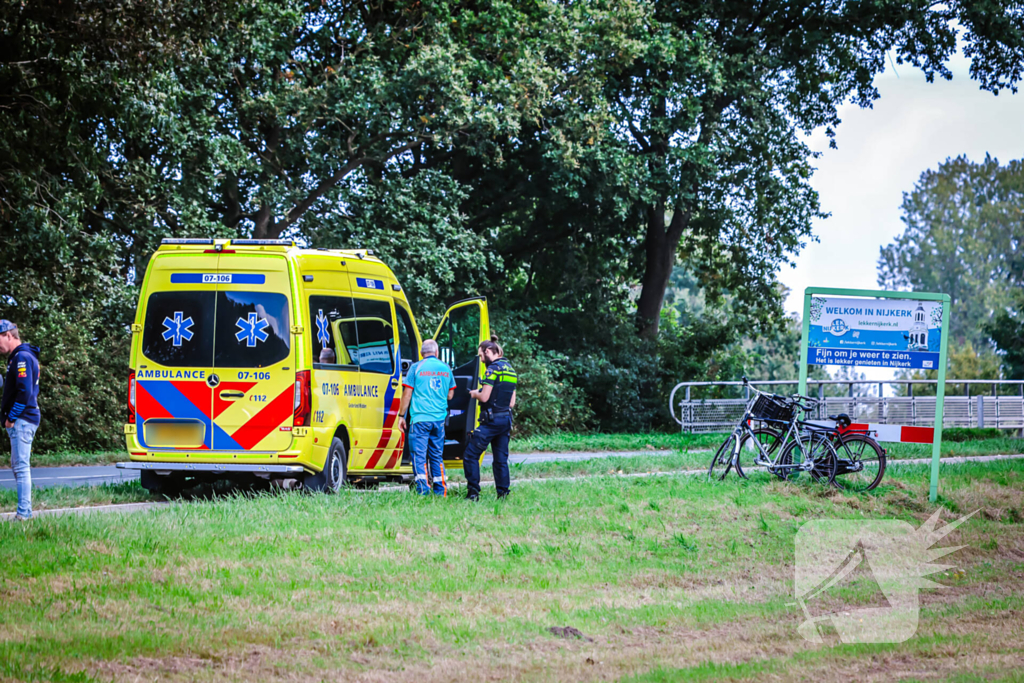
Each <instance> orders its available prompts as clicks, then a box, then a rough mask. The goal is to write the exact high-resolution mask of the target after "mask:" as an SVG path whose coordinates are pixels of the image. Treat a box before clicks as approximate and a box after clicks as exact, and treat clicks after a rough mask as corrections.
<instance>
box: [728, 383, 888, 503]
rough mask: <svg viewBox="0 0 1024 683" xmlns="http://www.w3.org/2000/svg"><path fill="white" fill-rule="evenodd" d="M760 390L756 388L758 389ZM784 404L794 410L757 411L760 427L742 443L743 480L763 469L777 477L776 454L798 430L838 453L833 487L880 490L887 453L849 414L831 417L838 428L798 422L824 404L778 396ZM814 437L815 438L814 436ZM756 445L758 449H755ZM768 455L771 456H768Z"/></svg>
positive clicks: (738, 469)
mask: <svg viewBox="0 0 1024 683" xmlns="http://www.w3.org/2000/svg"><path fill="white" fill-rule="evenodd" d="M755 391H756V389H755ZM776 398H777V399H781V400H780V401H779V403H780V404H782V405H785V406H788V407H790V408H791V410H789V411H786V410H779V409H775V410H771V409H769V410H767V411H766V410H760V411H758V410H756V409H755V411H754V412H755V413H758V414H759V415H760V417H759V418H757V421H758V422H759V424H758V426H757V427H756V428H753V427H752V428H751V429H750V434H749V436H748V437H747V440H746V442H744V443H742V444H741V448H740V451H739V453H738V454H737V458H736V462H735V467H736V472H737V474H739V475H740V476H741V477H747V476H748V474H749V473H752V472H757V471H759V470H761V471H765V472H768V473H769V474H775V473H774V472H772V471H771V468H770V467H769V462H768V461H769V460H770V459H771V457H772V456H773V454H775V453H777V452H780V451H782V450H783V447H785V446H786V442H787V440H788V439H789V435H790V434H791V433H792V431H793V430H794V429H798V430H800V431H801V432H806V433H808V437H809V438H816V439H820V438H825V439H827V440H828V441H829V443H830V444H831V445H832V447H833V448H834V449H835V451H836V471H835V476H834V478H833V481H832V484H833V485H834V486H835V487H836V488H838V489H841V490H844V491H850V492H854V493H863V492H865V491H870V490H872V489H874V488H875V487H877V486H878V485H879V483H881V481H882V477H883V476H884V474H885V464H886V452H885V449H883V448H882V447H881V446H880V445H879V444H878V442H877V441H875V440H874V439H873V438H871V436H870V435H869V433H868V430H867V429H862V428H854V427H853V426H852V425H853V421H852V420H851V419H850V417H849V415H846V414H845V413H844V414H840V415H829V416H828V419H829V420H832V421H833V422H834V426H824V425H821V424H818V423H815V422H807V421H801V420H799V419H797V414H798V411H802V412H805V413H810V412H813V411H815V410H816V409H817V407H818V405H819V404H820V403H821V402H820V401H819V400H817V399H813V398H811V397H809V396H801V395H799V394H797V395H794V396H792V397H776ZM812 435H813V436H812ZM755 443H756V447H755ZM766 456H767V457H766Z"/></svg>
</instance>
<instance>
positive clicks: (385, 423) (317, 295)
mask: <svg viewBox="0 0 1024 683" xmlns="http://www.w3.org/2000/svg"><path fill="white" fill-rule="evenodd" d="M434 338H435V339H436V340H437V342H438V344H439V346H440V349H441V350H440V358H441V360H443V361H444V362H446V363H448V365H449V366H451V367H452V368H453V370H454V374H455V377H456V383H457V388H456V392H455V396H454V398H453V399H452V400H451V401H450V402H449V425H448V427H447V429H446V431H445V449H444V458H445V465H446V467H461V466H462V460H461V457H462V452H463V450H464V448H465V445H466V442H467V440H468V437H469V434H470V433H471V432H472V430H473V429H475V428H476V426H477V420H478V417H479V408H478V406H477V404H476V401H475V400H473V399H471V398H470V396H469V390H470V389H472V388H475V387H476V386H477V384H478V380H479V378H480V376H481V371H482V367H481V363H480V361H479V359H478V358H477V346H478V344H479V343H480V342H481V341H483V340H486V339H489V338H490V330H489V326H488V318H487V302H486V300H485V299H483V298H479V299H468V300H466V301H460V302H458V303H456V304H455V305H453V306H452V307H451V308H449V309H448V311H447V312H446V313H445V315H444V318H443V319H442V321H441V324H440V326H439V327H438V329H437V332H436V333H435V335H434ZM420 344H421V338H420V333H419V330H418V329H417V327H416V321H415V318H414V317H413V315H412V312H411V310H410V309H409V304H408V302H407V301H406V298H405V294H404V292H403V290H402V287H401V285H400V284H399V283H398V281H397V280H396V279H395V276H394V274H393V273H392V272H391V269H390V268H388V267H387V266H386V265H385V264H384V263H383V262H382V261H380V260H379V259H378V258H376V257H374V256H373V254H372V252H368V251H365V250H326V249H317V250H311V249H299V248H296V247H295V245H294V242H292V241H291V240H249V239H236V240H212V239H165V240H163V243H162V245H161V246H160V248H159V249H158V250H157V252H156V253H155V254H154V255H153V258H152V259H151V260H150V262H149V267H148V269H147V271H146V277H145V280H144V282H143V285H142V292H141V294H140V296H139V305H138V309H137V311H136V314H135V323H134V324H133V325H132V351H131V369H130V374H129V389H128V396H129V398H128V424H126V425H125V427H124V432H125V436H126V440H127V445H128V453H129V456H130V458H131V461H130V462H122V463H118V467H120V468H123V469H134V470H140V471H141V472H140V476H141V479H142V485H143V486H144V487H146V488H147V489H149V490H150V491H153V492H162V493H166V494H172V495H173V494H174V493H176V492H179V491H181V490H182V489H183V488H184V487H185V486H186V485H191V484H192V483H195V482H196V480H212V479H218V478H231V479H236V480H237V479H246V478H249V477H258V478H261V479H265V480H268V479H269V480H273V479H292V480H298V481H300V482H302V483H303V484H304V485H305V486H306V487H307V488H310V489H314V490H323V491H336V490H337V489H338V488H339V487H340V486H342V485H343V484H345V483H346V482H349V481H353V482H363V483H376V482H381V481H387V480H401V481H409V480H411V478H412V466H411V461H410V458H409V453H408V449H407V447H406V443H405V438H404V435H403V434H402V433H401V432H400V431H399V430H398V428H397V419H398V408H399V404H400V400H401V395H402V390H401V386H402V377H403V375H404V373H405V372H406V371H407V370H408V369H409V367H410V366H411V365H412V363H414V362H415V361H417V360H418V359H419V348H420Z"/></svg>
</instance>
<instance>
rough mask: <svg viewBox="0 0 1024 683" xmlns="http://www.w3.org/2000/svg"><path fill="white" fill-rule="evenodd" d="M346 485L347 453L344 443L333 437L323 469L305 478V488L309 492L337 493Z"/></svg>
mask: <svg viewBox="0 0 1024 683" xmlns="http://www.w3.org/2000/svg"><path fill="white" fill-rule="evenodd" d="M347 483H348V453H347V452H346V451H345V444H344V442H343V441H342V440H341V439H339V438H337V437H335V438H334V440H333V441H331V449H330V450H329V451H327V460H326V461H325V462H324V469H323V470H322V471H321V472H319V473H317V474H313V475H309V476H307V477H306V482H305V484H306V488H307V489H308V490H310V491H323V492H325V493H337V492H338V490H339V489H341V487H342V486H344V485H346V484H347Z"/></svg>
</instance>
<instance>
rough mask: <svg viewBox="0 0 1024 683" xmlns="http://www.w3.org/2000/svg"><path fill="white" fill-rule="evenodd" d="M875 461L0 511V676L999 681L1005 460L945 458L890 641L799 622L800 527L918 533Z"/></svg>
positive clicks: (908, 494) (906, 502)
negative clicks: (940, 567) (871, 522)
mask: <svg viewBox="0 0 1024 683" xmlns="http://www.w3.org/2000/svg"><path fill="white" fill-rule="evenodd" d="M897 474H898V476H897V477H896V478H894V479H892V480H890V481H889V483H888V484H887V485H886V486H885V487H884V488H883V490H881V491H879V492H878V493H877V494H875V495H868V496H864V497H850V496H842V495H839V494H836V493H829V492H826V491H822V490H819V489H818V488H816V487H814V486H811V485H800V484H791V483H782V482H774V483H771V484H768V485H750V484H745V483H742V482H738V481H735V480H732V481H726V482H722V483H718V484H708V483H707V482H706V481H704V479H703V478H701V477H686V476H659V477H635V478H625V477H606V476H598V477H590V478H585V479H579V480H575V481H547V482H531V483H525V482H522V481H521V482H520V484H519V485H518V486H517V487H516V490H515V493H514V496H513V498H512V499H511V500H510V501H508V502H507V503H501V504H499V503H496V502H495V501H494V499H493V492H492V491H488V490H485V501H484V502H482V503H481V504H479V505H473V504H470V503H467V502H465V501H463V500H459V499H454V500H451V499H450V500H429V499H428V500H423V499H419V498H416V497H413V496H411V495H409V494H407V493H405V492H401V491H355V490H346V491H343V492H342V493H341V494H339V495H337V496H332V497H328V496H320V495H316V496H310V495H302V494H290V493H279V494H274V495H264V496H257V497H255V498H243V497H229V498H222V499H218V500H214V501H212V502H199V503H191V504H187V505H181V506H175V507H172V508H169V509H160V510H158V511H153V512H146V513H139V514H135V515H125V516H109V515H101V516H92V517H85V518H79V517H61V518H40V519H37V520H33V521H32V522H30V523H25V524H0V566H2V567H3V568H4V571H3V572H2V573H0V680H7V679H13V680H81V681H88V680H102V681H105V680H111V679H113V680H117V681H136V680H154V679H170V680H182V681H185V680H265V679H282V680H283V679H287V680H295V681H305V680H310V681H314V680H325V679H329V680H366V681H382V680H388V681H406V680H409V681H413V680H415V681H447V680H457V679H465V678H474V679H477V680H511V679H516V680H556V679H557V680H624V681H665V680H693V679H697V680H703V679H718V680H722V679H725V680H761V679H764V678H768V677H770V678H776V679H794V678H803V679H818V680H842V681H849V680H863V679H866V680H892V679H896V678H903V679H915V680H922V679H931V678H942V679H948V678H952V679H956V680H981V679H1008V680H1020V673H1019V672H1020V671H1021V670H1022V669H1024V638H1022V636H1024V620H1022V619H1021V618H1020V615H1021V613H1022V610H1024V533H1022V531H1024V526H1022V523H1024V462H1020V461H1003V462H998V463H989V464H985V465H975V464H969V465H951V466H947V467H946V468H944V472H943V481H942V488H941V498H940V503H941V504H942V506H943V507H944V508H945V512H944V514H943V517H944V519H947V520H948V519H951V518H952V517H953V516H955V515H959V514H963V513H965V512H969V511H973V510H975V509H980V512H979V513H978V514H976V515H975V516H974V517H973V518H972V519H971V520H970V521H969V522H968V523H967V524H965V525H964V526H963V527H961V529H960V530H958V531H956V532H954V533H953V534H951V535H950V536H948V537H947V538H946V539H945V540H944V541H943V542H942V543H941V545H950V546H953V545H965V546H966V547H965V548H963V549H962V550H960V551H958V552H957V553H955V554H953V555H951V556H949V559H948V560H946V561H947V562H948V563H949V564H953V565H956V569H950V570H948V571H947V572H946V574H945V575H942V574H940V575H939V576H938V577H937V578H938V579H939V580H940V581H942V582H943V583H946V584H948V587H947V588H944V589H940V590H926V591H924V592H923V593H922V604H923V611H922V615H921V621H920V625H919V629H918V632H917V634H916V635H915V636H914V637H913V638H911V639H910V640H908V641H906V642H904V643H901V644H884V645H837V644H836V643H835V642H833V641H834V640H835V638H834V636H832V637H831V640H827V642H826V643H825V644H824V645H814V644H811V643H809V642H806V641H804V640H803V639H802V638H800V636H799V635H798V634H797V632H796V626H797V625H798V624H799V623H800V621H801V619H802V616H801V613H799V612H798V610H797V609H796V608H795V607H793V606H790V605H789V604H788V603H789V602H791V601H792V590H793V588H792V580H793V539H794V535H795V533H796V531H797V529H798V528H799V526H800V524H801V523H802V522H803V521H805V520H809V519H814V518H823V517H828V518H834V517H839V518H851V519H861V518H898V519H903V520H907V521H909V522H911V523H912V524H913V525H914V526H915V527H917V526H919V525H920V524H921V522H922V521H923V520H924V519H926V517H927V516H928V515H929V514H930V513H931V512H932V510H933V507H932V506H931V505H930V504H929V503H928V502H927V499H926V483H925V482H926V476H927V470H926V468H923V467H909V466H908V467H902V468H899V469H898V470H897ZM872 596H873V594H872V591H871V590H870V585H868V584H863V583H862V582H861V580H858V581H854V582H852V583H850V584H848V585H845V587H843V588H842V589H839V588H836V589H832V591H830V593H829V594H828V597H827V598H826V600H825V607H828V608H830V609H831V608H833V607H835V606H840V605H841V606H842V607H840V608H841V609H842V608H846V609H855V608H856V607H857V606H858V605H863V604H872V602H871V601H872V599H873V597H872ZM556 627H557V628H564V627H571V628H573V629H577V630H578V631H579V633H580V635H581V637H576V636H574V635H573V633H574V632H572V631H569V632H565V631H559V633H557V634H556V633H552V632H551V631H550V630H549V629H551V628H556ZM560 636H565V637H560Z"/></svg>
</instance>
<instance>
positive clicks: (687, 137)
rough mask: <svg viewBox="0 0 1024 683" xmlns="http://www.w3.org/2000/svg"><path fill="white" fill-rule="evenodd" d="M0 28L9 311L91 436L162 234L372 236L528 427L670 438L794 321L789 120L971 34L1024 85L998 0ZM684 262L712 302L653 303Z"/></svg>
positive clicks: (1017, 12)
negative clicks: (528, 374) (89, 415)
mask: <svg viewBox="0 0 1024 683" xmlns="http://www.w3.org/2000/svg"><path fill="white" fill-rule="evenodd" d="M0 30H2V32H3V35H4V36H5V40H4V41H0V231H2V237H3V239H2V241H0V259H2V260H3V262H4V264H5V268H4V270H3V274H2V275H0V287H2V291H0V315H2V316H4V317H9V318H14V319H16V320H18V321H19V322H20V323H21V324H22V326H23V328H24V329H25V330H26V332H27V334H28V335H30V336H32V335H40V336H44V337H45V339H38V338H36V339H35V341H40V342H42V343H43V345H44V347H45V346H46V345H47V342H49V344H50V347H52V349H51V350H50V351H47V350H46V349H45V348H44V359H43V360H44V364H45V365H47V366H48V367H51V368H57V367H61V368H63V370H62V372H64V373H65V374H64V375H62V377H65V379H64V380H62V381H65V383H66V384H65V385H66V387H67V391H65V392H64V394H63V395H65V396H68V397H71V398H69V399H68V401H67V404H66V405H64V404H62V407H60V408H59V409H58V410H55V414H56V416H57V417H58V418H59V419H60V420H62V421H63V422H65V423H69V424H70V423H71V422H74V421H75V420H76V419H77V418H76V416H77V415H78V413H76V412H75V411H87V410H88V411H92V412H94V413H95V414H97V415H100V416H101V417H100V418H99V419H98V420H95V421H93V422H94V424H89V423H88V422H85V423H81V424H79V426H77V427H75V429H78V430H79V431H80V433H78V434H77V435H76V436H75V437H74V439H77V440H78V441H82V440H85V441H89V440H91V441H90V443H92V442H96V443H99V442H101V441H103V440H104V439H107V440H108V441H109V440H110V439H111V438H114V437H111V436H110V434H113V435H115V437H116V434H117V433H118V431H117V428H116V424H117V422H118V421H119V417H118V415H117V414H118V411H119V408H118V407H117V403H119V401H113V402H111V399H110V397H111V396H116V395H118V393H119V392H120V391H121V388H120V382H122V380H121V379H120V377H119V371H118V370H117V368H118V367H119V366H123V365H124V363H125V362H126V356H125V339H126V335H127V332H126V325H127V323H128V322H129V320H130V318H131V311H132V301H133V298H134V297H135V296H136V295H137V283H139V282H140V281H141V278H142V277H143V275H144V272H145V268H146V264H147V261H148V258H149V255H150V254H151V253H152V251H153V249H154V248H155V246H156V245H157V244H158V242H159V239H160V238H162V237H166V236H172V235H173V236H210V235H216V236H246V237H277V236H289V237H294V238H295V239H297V240H298V241H299V242H300V243H302V244H305V245H308V246H315V247H340V246H363V247H370V248H374V249H377V250H378V251H379V252H380V253H381V254H382V255H384V256H385V258H387V259H388V260H389V262H391V263H392V264H393V265H394V266H395V268H396V270H397V271H398V274H399V276H400V277H401V278H402V280H403V282H404V283H406V289H407V291H408V292H409V294H410V297H411V298H412V300H413V303H414V306H416V308H417V311H418V312H421V313H422V312H426V313H429V314H434V313H437V312H439V311H440V310H441V308H442V306H443V304H444V303H445V301H446V300H450V299H454V298H457V297H461V296H463V295H465V294H468V293H475V294H485V295H487V296H488V297H489V298H490V299H491V300H492V302H493V305H494V307H495V310H496V321H497V322H498V323H499V324H504V325H505V327H506V330H507V333H508V334H509V335H510V339H508V340H507V341H508V342H509V345H510V348H511V349H513V350H516V349H518V350H519V351H520V352H521V354H523V355H524V356H529V357H530V358H534V359H539V358H544V359H547V360H548V361H550V363H548V364H547V365H546V366H545V371H546V372H550V373H551V375H550V378H551V381H552V382H554V383H556V384H559V385H561V386H565V387H567V389H566V390H565V391H564V392H561V393H560V394H558V395H556V394H553V393H551V392H547V393H544V392H541V391H539V390H538V393H537V396H538V398H537V400H538V401H540V400H545V401H552V402H557V401H558V400H560V396H561V397H565V401H566V404H565V405H563V406H561V407H558V408H555V407H552V409H551V410H547V411H537V414H538V415H541V414H546V415H563V416H566V417H565V420H566V421H567V422H566V423H565V424H563V425H562V426H566V425H568V426H571V427H587V426H606V427H611V426H613V424H617V423H616V421H617V420H618V421H621V420H628V421H629V423H630V425H631V426H632V428H633V429H636V428H638V427H654V426H657V425H659V424H664V420H665V410H664V406H663V402H664V395H665V392H664V388H665V385H666V384H667V383H669V382H672V381H678V380H681V379H697V378H700V379H717V378H729V379H732V378H733V376H732V375H734V374H735V372H736V371H737V370H738V368H739V367H740V366H741V365H742V360H741V357H740V356H735V355H730V353H732V352H727V351H726V349H729V348H733V347H734V346H735V344H736V342H737V340H736V339H735V335H736V327H735V325H733V326H730V325H729V324H727V323H728V322H729V320H730V318H729V317H728V316H732V318H731V319H732V321H735V320H736V319H739V318H742V319H743V320H745V321H747V323H748V326H749V328H750V329H754V330H761V331H764V332H765V333H766V334H769V335H773V334H774V335H777V334H779V333H780V332H779V330H780V329H783V328H785V327H786V326H787V325H788V324H789V323H787V322H786V321H785V320H783V318H782V316H781V310H780V296H779V291H780V290H779V287H778V283H777V273H778V269H779V267H780V266H781V265H782V264H784V263H786V262H787V261H788V260H790V259H792V257H793V256H794V255H795V254H796V253H798V251H799V250H800V248H801V247H802V246H803V245H804V244H805V243H806V242H807V241H808V240H809V239H813V235H812V234H811V225H812V221H813V220H814V219H815V218H818V217H821V216H822V213H821V210H820V207H819V204H818V198H817V195H816V194H815V192H814V190H813V188H812V187H811V184H810V178H811V176H812V173H813V170H814V169H813V163H814V155H813V154H812V153H811V151H810V150H809V149H808V147H807V146H806V143H805V141H804V140H805V138H804V133H806V132H808V131H811V130H815V129H819V128H822V127H824V128H825V129H826V130H827V131H828V132H829V134H832V133H833V132H834V130H835V128H836V126H837V125H838V124H839V114H838V112H839V107H840V106H841V105H843V104H844V103H847V102H850V101H853V102H856V103H858V104H860V105H862V106H870V104H871V102H872V101H873V100H874V99H875V98H876V97H877V91H876V90H875V89H874V87H873V85H872V79H873V77H874V76H875V75H876V74H877V73H879V72H880V71H881V70H882V69H883V68H885V64H886V61H887V60H888V59H889V58H890V57H889V56H890V55H892V57H893V58H895V60H896V62H897V63H910V64H913V65H914V66H916V67H919V68H920V69H922V70H923V71H924V73H925V74H926V75H927V77H928V78H929V79H933V78H935V77H936V76H937V77H940V78H949V77H950V73H949V71H948V69H947V68H946V67H945V62H946V60H947V59H948V58H949V57H950V56H951V55H952V54H953V52H954V50H955V49H956V47H957V41H958V40H959V41H960V43H961V45H962V46H963V49H964V52H965V54H966V55H967V56H968V57H969V58H970V59H971V63H972V66H971V74H972V77H973V78H974V79H975V80H976V81H977V82H978V83H979V85H980V86H981V87H982V88H985V89H987V90H990V91H992V92H999V91H1001V90H1006V89H1009V90H1012V91H1015V90H1016V87H1017V84H1018V82H1019V79H1020V75H1021V68H1022V66H1024V10H1022V9H1021V7H1020V6H1019V4H1018V3H1015V2H1007V1H1005V0H985V1H984V2H967V1H966V0H962V1H959V2H949V3H944V4H935V3H931V2H924V1H923V0H901V1H897V0H865V1H861V2H848V1H841V0H825V1H824V2H822V1H820V0H816V1H815V2H810V1H809V0H795V1H783V0H761V1H759V2H753V3H751V2H737V1H735V0H731V1H721V2H704V3H689V2H682V1H677V0H659V1H658V2H654V1H653V0H586V1H584V2H574V3H557V2H550V1H548V0H541V1H540V2H537V1H530V2H520V1H518V0H476V1H472V2H447V1H443V0H396V1H393V2H367V1H366V0H319V2H317V1H313V2H310V1H308V0H302V1H300V0H282V1H281V2H270V1H269V0H241V1H239V2H232V3H225V2H221V1H220V0H206V1H203V2H199V1H198V0H161V1H160V2H157V1H156V0H40V1H39V2H32V3H23V2H19V1H17V0H3V1H2V2H0ZM1014 173H1016V172H1014ZM913 210H914V212H915V213H914V215H915V216H916V215H917V214H918V213H921V215H922V216H923V215H924V214H923V213H922V212H924V211H925V209H924V208H920V209H918V208H914V209H913ZM914 220H915V221H916V220H918V219H917V218H915V219H914ZM921 220H924V219H923V218H922V219H921ZM894 259H895V256H894ZM901 263H903V262H902V261H899V260H898V259H896V260H894V261H893V264H894V265H893V273H894V275H893V277H897V275H896V273H897V271H898V272H900V273H903V272H904V270H900V269H901V268H903V266H902V265H899V264H901ZM677 267H681V268H683V269H684V270H685V272H686V273H688V274H689V275H688V277H693V278H694V287H697V288H699V289H700V290H701V291H702V292H703V294H702V296H704V297H705V299H706V302H707V306H705V307H704V308H702V309H701V312H699V313H697V312H693V311H690V312H688V313H686V314H685V315H677V314H676V313H668V312H666V311H663V307H664V302H665V297H666V291H667V290H668V289H669V288H670V287H671V285H672V273H673V271H674V269H676V268H677ZM899 277H903V276H902V275H899ZM967 279H969V278H967ZM908 282H909V281H908ZM911 286H916V285H911ZM991 305H992V306H993V307H995V306H997V305H1002V304H1001V302H995V301H994V302H993V303H992V304H991ZM725 311H727V312H728V313H727V314H726V313H724V312H725ZM72 332H73V333H72ZM558 358H561V359H563V360H557V359H558ZM738 358H739V359H740V360H737V359H738ZM61 363H65V364H67V363H71V364H72V365H73V366H74V367H71V366H62V365H60V364H61ZM538 367H539V365H538ZM97 378H106V379H97ZM90 383H91V386H93V387H96V386H98V385H99V384H103V387H105V389H104V390H103V391H98V390H97V391H96V392H93V393H95V394H96V395H97V396H99V398H97V399H96V400H95V402H93V403H89V401H90V400H91V399H87V398H75V397H85V396H87V395H90V392H88V391H86V388H87V387H88V386H90ZM568 387H571V388H568ZM76 392H77V393H76ZM104 392H106V393H104ZM542 396H543V397H546V398H542ZM624 406H629V408H628V410H627V409H624V408H623V407H624ZM569 422H571V424H569ZM545 424H547V423H545ZM555 426H558V425H555ZM544 428H547V427H544ZM69 429H70V428H69ZM42 433H43V434H45V433H46V430H44V431H43V432H42ZM43 438H49V437H43ZM68 438H69V439H71V437H68ZM74 439H71V440H74Z"/></svg>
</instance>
